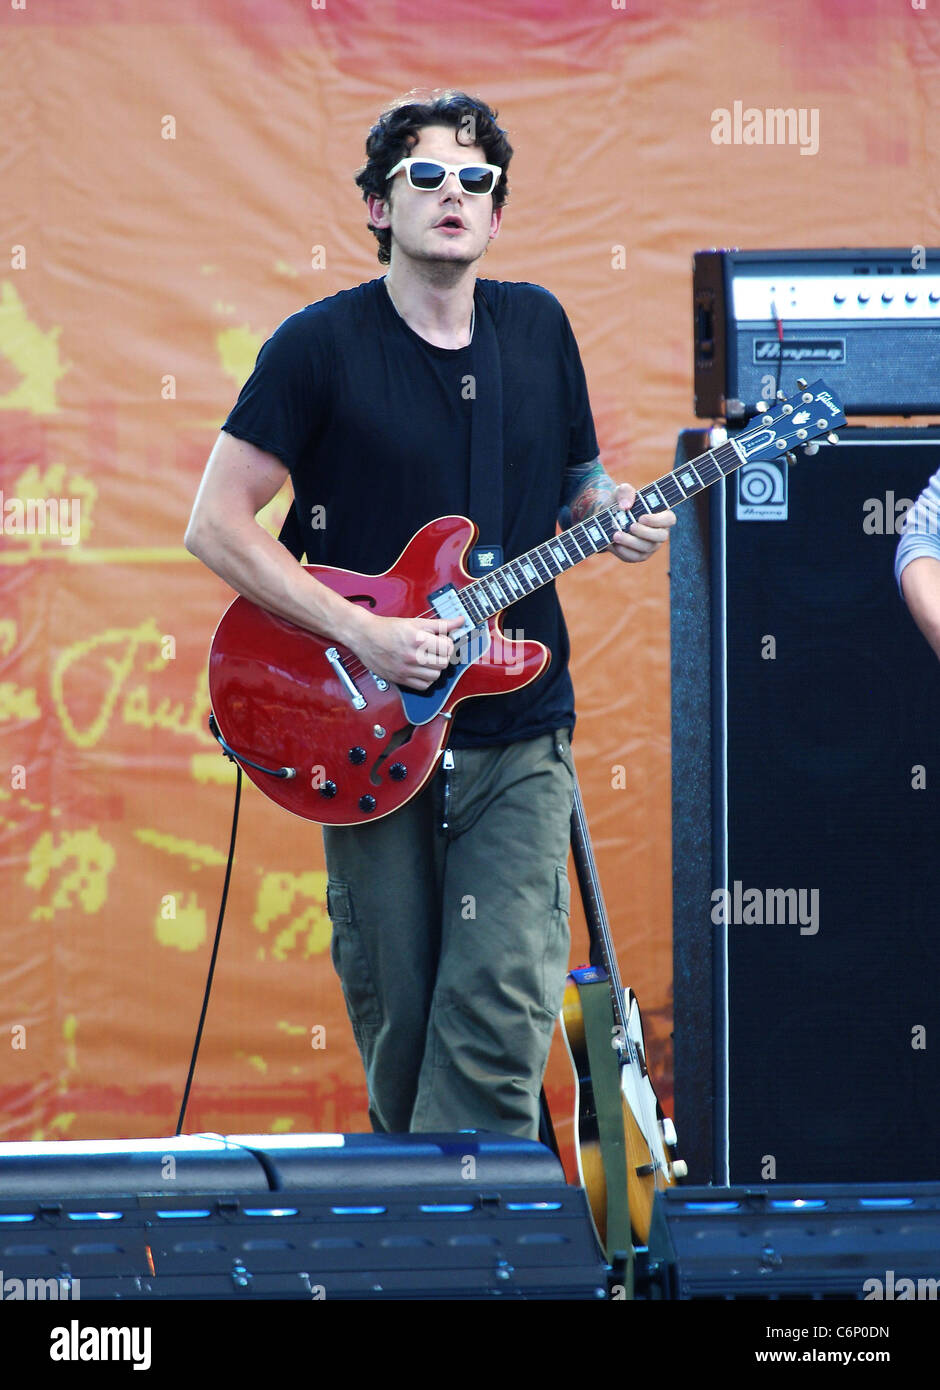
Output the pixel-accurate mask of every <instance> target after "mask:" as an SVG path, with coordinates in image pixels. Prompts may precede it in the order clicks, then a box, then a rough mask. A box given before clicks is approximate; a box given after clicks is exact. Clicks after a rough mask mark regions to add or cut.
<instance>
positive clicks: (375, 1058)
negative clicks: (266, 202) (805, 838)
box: [186, 92, 675, 1138]
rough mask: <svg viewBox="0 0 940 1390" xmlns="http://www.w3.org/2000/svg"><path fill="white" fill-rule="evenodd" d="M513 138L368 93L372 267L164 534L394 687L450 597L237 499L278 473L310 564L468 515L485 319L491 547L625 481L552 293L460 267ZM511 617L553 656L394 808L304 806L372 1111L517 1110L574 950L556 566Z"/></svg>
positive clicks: (378, 549) (611, 494)
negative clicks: (392, 586)
mask: <svg viewBox="0 0 940 1390" xmlns="http://www.w3.org/2000/svg"><path fill="white" fill-rule="evenodd" d="M511 155H512V149H511V147H510V145H509V143H508V141H507V139H506V135H505V132H504V131H502V130H501V129H500V128H499V126H498V125H497V124H496V117H495V113H494V112H492V111H491V110H490V108H489V107H487V106H485V105H484V104H482V103H481V102H479V101H476V100H474V99H472V98H470V97H468V96H466V95H464V94H463V93H453V92H447V93H443V94H435V95H434V96H433V97H432V98H431V99H430V100H428V101H420V100H417V99H411V98H410V97H409V98H404V99H403V100H402V101H400V102H397V103H395V104H394V105H393V106H391V107H390V108H389V109H387V110H386V111H385V112H384V113H383V114H382V116H381V117H380V118H379V120H378V122H377V123H376V125H375V126H374V127H373V129H372V131H371V132H370V134H369V137H368V140H367V144H366V156H367V157H366V163H365V165H364V166H363V168H362V169H361V170H360V172H359V174H358V175H357V178H356V181H357V183H358V184H359V186H360V188H361V189H362V195H363V198H364V199H365V201H366V203H367V205H368V211H369V227H370V230H371V231H372V232H373V233H374V235H375V236H376V238H377V240H378V243H379V250H378V257H379V261H380V263H381V264H383V265H388V272H387V274H386V275H385V276H384V277H380V278H377V279H375V280H372V281H369V282H366V283H365V284H362V285H359V286H357V287H355V288H353V289H350V290H346V291H343V292H342V293H340V294H336V295H333V296H331V297H330V298H328V299H325V300H321V301H319V302H318V303H315V304H312V305H309V306H308V307H307V308H305V309H302V310H301V311H300V312H299V313H296V314H294V315H292V316H291V317H290V318H288V319H287V320H285V322H284V323H283V324H281V326H280V327H279V328H278V329H277V331H276V332H275V333H274V335H273V337H272V338H271V339H270V340H269V341H268V342H267V343H266V344H265V345H264V347H263V348H262V350H261V353H260V354H259V357H258V361H257V364H256V366H255V370H254V372H253V373H252V375H251V377H250V378H249V380H248V381H247V383H246V384H245V386H244V388H243V389H242V392H241V394H240V395H239V398H238V401H237V403H236V405H235V407H234V409H233V410H232V412H231V414H230V415H229V417H228V419H227V420H226V422H225V424H224V426H223V428H222V432H221V433H220V435H219V438H218V440H217V442H216V444H215V446H214V448H213V450H212V453H211V455H210V457H209V461H208V464H207V466H206V470H205V474H204V477H203V479H202V482H201V485H200V488H199V492H198V495H197V498H196V502H195V505H194V509H193V513H192V517H191V520H190V523H189V527H188V529H187V532H186V545H187V547H188V548H189V550H190V551H192V553H193V554H195V555H197V556H198V557H199V558H200V559H201V560H203V561H204V562H205V564H207V565H208V566H209V568H210V569H212V570H213V571H215V573H217V574H218V575H220V576H221V577H222V578H223V579H225V580H226V581H227V582H228V583H229V584H231V586H232V587H233V588H234V589H236V590H237V591H238V592H239V593H240V594H242V595H244V596H245V597H246V598H247V599H249V600H250V601H251V602H252V603H254V604H257V605H258V606H259V607H260V608H263V609H267V610H269V611H270V612H273V613H274V614H276V615H278V616H279V617H280V618H282V619H286V620H287V621H288V622H290V623H293V624H295V625H296V626H298V627H300V628H303V629H306V630H308V631H310V632H313V633H317V634H319V635H320V636H323V637H327V638H329V639H330V640H331V641H332V642H335V643H336V644H337V645H338V646H341V647H343V648H345V649H347V650H348V651H349V652H350V653H353V654H354V655H355V657H356V658H358V660H359V661H360V662H361V663H362V666H363V667H364V668H365V669H366V670H367V671H368V672H369V673H371V674H372V675H374V676H375V677H378V678H381V679H384V680H386V681H389V682H393V683H394V684H396V685H397V686H399V687H401V688H403V689H408V690H415V691H422V690H426V689H427V688H428V687H429V686H431V685H432V684H433V683H434V682H435V681H437V680H438V679H439V677H440V675H441V672H442V671H445V670H446V669H447V667H448V665H449V663H450V662H451V660H452V658H453V657H454V642H453V641H452V640H451V637H450V636H449V633H451V632H453V631H455V630H456V629H457V628H459V626H460V621H461V620H460V619H459V618H442V617H439V616H438V617H427V616H425V617H421V616H415V617H388V616H381V615H379V614H377V613H375V612H373V611H370V608H369V607H368V605H367V604H363V603H357V602H355V601H350V599H348V598H345V597H343V596H341V595H340V594H338V593H336V592H334V591H333V590H331V589H330V588H329V587H327V585H325V584H323V583H320V582H319V581H318V580H317V579H316V578H314V576H313V575H312V574H310V573H309V572H308V571H307V570H306V569H305V568H304V567H303V566H302V565H300V564H298V563H297V562H296V561H295V560H294V559H293V558H292V556H291V555H290V554H289V553H288V551H287V550H286V549H285V548H284V547H283V546H281V545H279V544H278V543H277V541H275V540H274V539H273V537H271V536H270V535H269V534H268V533H267V532H266V531H265V530H264V528H263V527H261V526H260V525H259V524H258V523H257V521H256V517H257V514H258V513H259V512H260V511H261V509H262V508H263V507H264V506H265V505H266V504H267V503H268V502H269V501H270V500H271V499H272V498H273V497H274V496H275V495H276V494H277V492H278V491H279V489H280V488H281V486H282V484H283V482H284V480H285V477H286V476H287V471H288V470H289V472H290V475H291V481H292V485H293V489H294V494H295V498H296V506H297V509H298V514H299V516H300V518H301V519H302V520H303V519H305V518H306V521H305V522H304V542H305V545H306V553H307V558H308V560H309V561H310V562H311V563H317V564H326V565H331V566H335V567H340V568H343V569H346V570H353V571H356V572H357V573H359V574H377V573H380V572H382V571H384V570H387V569H389V568H390V567H391V566H392V565H393V564H394V562H395V560H396V557H397V556H399V555H400V554H401V552H402V550H403V549H404V548H405V546H406V545H407V543H408V541H409V539H410V538H411V536H412V535H413V534H414V533H415V531H417V530H418V529H419V528H420V527H421V526H423V525H424V524H425V523H427V522H428V521H430V520H432V519H433V518H435V517H441V516H447V515H457V514H464V515H471V516H472V512H471V510H470V507H469V505H468V499H469V498H470V496H471V493H472V486H471V477H470V472H471V457H472V444H471V439H472V431H473V429H474V428H477V427H478V425H479V422H480V420H481V416H480V414H479V412H481V411H485V410H486V408H487V400H486V399H484V398H482V397H481V398H480V399H477V397H476V395H475V390H474V387H475V376H474V372H473V370H472V367H471V364H472V363H473V362H474V361H476V360H478V359H476V358H474V357H473V355H472V354H473V353H474V352H475V351H476V352H479V351H480V344H481V342H482V341H491V340H492V335H493V333H494V330H495V341H496V342H497V343H498V353H497V356H496V360H497V361H498V363H499V373H500V375H501V386H502V402H503V409H502V443H503V458H504V467H503V471H502V486H503V490H504V504H503V507H502V510H501V515H502V534H501V536H500V537H499V538H498V542H497V544H498V545H501V547H502V551H503V553H504V555H505V556H506V558H507V559H510V558H511V557H513V556H516V555H520V554H522V553H523V552H525V551H527V550H530V549H531V548H532V547H534V546H538V545H540V544H542V543H543V542H545V541H546V540H548V539H549V538H550V537H551V536H552V535H554V533H555V528H556V523H557V521H558V519H559V517H562V518H564V524H565V525H569V526H570V525H571V524H572V523H573V522H575V521H578V520H582V519H584V518H585V517H587V516H589V515H592V514H594V513H595V512H597V511H599V510H600V509H601V508H605V507H610V506H611V505H615V506H618V507H622V508H627V507H629V506H630V505H631V504H632V502H633V500H634V496H635V493H634V490H633V488H631V487H629V486H628V485H626V484H624V485H621V486H619V487H617V486H616V485H615V484H614V483H613V482H612V481H611V479H610V478H609V477H608V476H607V474H606V472H605V471H604V468H603V467H602V465H601V462H600V460H599V458H598V448H597V440H596V437H595V433H594V425H593V420H592V417H591V410H590V405H589V402H588V394H587V388H586V385H585V380H584V373H583V369H582V366H581V360H580V355H579V353H578V348H577V344H576V342H575V340H574V336H573V334H572V332H571V328H570V326H569V324H568V320H567V318H566V316H565V314H564V311H563V310H562V308H561V306H560V304H559V303H558V301H557V300H556V299H555V298H554V297H553V296H552V295H550V294H549V293H548V292H547V291H545V290H543V289H541V288H539V287H538V286H535V285H531V284H526V283H509V282H501V281H495V280H488V281H482V280H478V278H477V265H478V262H479V260H480V258H481V257H482V256H483V254H484V253H485V252H486V250H487V247H488V245H489V243H490V242H491V241H492V240H493V239H494V238H495V237H496V236H497V234H498V232H499V229H500V223H501V219H502V213H503V204H504V202H505V199H506V196H507V192H508V183H507V171H508V166H509V161H510V158H511ZM565 178H566V173H565V170H564V168H563V167H562V166H561V165H560V164H558V163H557V162H554V161H550V165H549V169H548V171H547V172H545V171H544V170H543V173H542V179H541V191H542V195H543V199H544V205H545V207H546V208H547V207H548V206H549V205H550V203H551V202H553V201H554V200H555V199H556V197H557V189H558V185H559V184H560V183H561V182H563V181H564V180H565ZM483 316H487V317H486V319H485V320H484V319H483ZM484 331H485V332H487V333H488V334H489V335H490V337H489V339H486V340H484V338H483V336H482V335H483V333H484ZM475 334H476V335H477V343H476V347H474V335H475ZM474 412H477V414H476V415H474ZM314 517H316V518H317V522H316V524H315V523H314V521H313V518H314ZM472 519H474V520H477V518H475V517H473V518H472ZM674 520H675V518H674V516H673V514H672V512H669V511H662V512H659V513H658V514H657V515H655V516H650V517H648V518H646V519H645V520H644V522H643V523H642V524H641V523H637V524H635V525H632V526H631V527H630V529H629V532H628V533H624V532H620V531H618V532H616V533H615V534H614V538H613V544H612V545H611V546H610V549H611V550H612V551H613V553H614V554H615V555H616V556H617V558H618V559H620V560H624V561H627V562H633V561H640V560H644V559H646V558H648V557H649V556H650V555H652V554H654V553H655V552H656V551H657V550H658V549H659V547H660V546H661V544H662V543H663V542H664V541H665V540H666V538H667V536H668V528H669V527H670V526H671V525H672V524H673V522H674ZM480 539H481V540H482V541H484V542H487V543H489V542H491V541H497V538H495V537H492V536H489V535H483V536H481V537H480ZM484 562H485V561H484ZM598 564H600V562H598ZM512 619H513V622H514V624H515V630H516V632H519V630H520V629H521V633H522V634H524V636H525V637H526V638H532V639H535V640H537V641H539V642H542V643H543V644H544V645H545V647H546V648H547V649H548V650H549V651H550V653H551V662H550V664H549V666H548V669H547V671H545V672H544V673H543V674H542V675H541V676H540V677H539V678H538V679H537V680H534V681H533V682H532V683H531V684H528V685H526V686H524V687H523V688H522V689H519V690H514V691H513V692H512V693H510V694H505V695H501V696H500V697H499V698H497V699H488V698H485V697H482V696H478V697H476V698H471V699H467V700H465V701H463V702H462V703H461V704H460V705H459V707H458V709H457V712H456V715H455V717H454V719H453V723H452V726H451V727H450V731H449V738H448V740H447V745H446V748H445V751H444V753H443V757H442V758H441V761H440V764H439V766H438V767H437V768H436V770H435V771H434V773H433V775H431V776H430V777H429V779H428V780H427V782H426V783H425V784H424V786H423V787H422V789H421V790H420V792H419V793H418V794H417V795H415V796H414V797H413V798H412V799H410V800H409V801H408V802H407V803H406V804H405V805H403V806H401V807H400V808H399V809H398V810H396V811H394V812H393V813H392V814H390V815H387V816H385V817H383V818H381V819H376V820H373V821H369V822H366V823H364V824H361V825H359V824H357V825H328V826H325V827H324V832H323V833H324V845H325V853H326V863H327V870H328V905H329V911H330V916H331V919H332V922H333V929H334V930H333V942H332V957H333V962H334V965H335V967H336V969H337V972H338V974H339V976H340V979H341V981H342V985H343V991H344V995H345V998H346V1004H347V1009H348V1012H349V1016H350V1020H351V1022H352V1026H353V1031H354V1034H355V1037H356V1042H357V1045H358V1047H359V1050H360V1053H361V1056H362V1060H363V1064H364V1067H365V1072H366V1078H367V1082H368V1090H369V1111H370V1118H371V1121H372V1124H373V1127H374V1128H375V1129H377V1130H385V1131H399V1132H400V1131H407V1130H423V1131H435V1130H436V1131H454V1130H458V1129H466V1128H480V1129H488V1130H496V1131H503V1132H507V1133H512V1134H517V1135H522V1136H528V1137H533V1138H534V1137H536V1136H537V1134H538V1117H539V1093H540V1088H541V1083H542V1076H543V1073H544V1069H545V1065H546V1061H547V1058H548V1051H549V1045H550V1041H551V1034H552V1029H553V1026H554V1022H555V1019H556V1017H557V1015H558V1012H559V1008H560V1005H561V999H562V993H563V990H564V985H565V976H566V972H567V968H568V948H569V934H568V882H567V876H566V864H567V855H568V845H569V831H570V817H571V809H572V797H573V767H572V763H571V753H570V747H569V737H570V733H571V730H572V729H573V725H574V699H573V691H572V687H571V681H570V676H569V674H568V661H567V659H568V640H567V634H566V630H565V625H564V619H563V617H562V614H561V609H560V606H559V603H558V599H557V597H556V594H555V586H554V584H553V583H549V584H545V585H544V586H543V587H540V588H538V589H537V590H536V591H535V592H533V593H530V594H527V595H526V596H525V597H522V598H520V600H519V602H518V603H517V604H516V605H515V606H514V609H513V614H512ZM314 759H315V753H314V752H312V753H311V760H314Z"/></svg>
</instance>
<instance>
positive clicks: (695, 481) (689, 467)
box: [672, 463, 705, 497]
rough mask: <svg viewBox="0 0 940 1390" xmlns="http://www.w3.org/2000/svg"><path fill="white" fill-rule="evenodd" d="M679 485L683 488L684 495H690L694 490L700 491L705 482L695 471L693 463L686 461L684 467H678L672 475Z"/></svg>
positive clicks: (692, 494)
mask: <svg viewBox="0 0 940 1390" xmlns="http://www.w3.org/2000/svg"><path fill="white" fill-rule="evenodd" d="M672 476H673V477H674V478H675V479H676V481H677V482H678V484H679V486H680V487H681V488H682V489H683V490H684V492H685V495H686V497H692V496H694V494H695V493H696V492H702V491H703V490H704V487H705V484H704V483H703V482H702V480H701V478H700V477H699V475H698V474H697V473H696V471H695V465H694V464H692V463H687V464H686V465H685V467H684V468H681V469H679V470H678V471H677V472H675V473H673V475H672Z"/></svg>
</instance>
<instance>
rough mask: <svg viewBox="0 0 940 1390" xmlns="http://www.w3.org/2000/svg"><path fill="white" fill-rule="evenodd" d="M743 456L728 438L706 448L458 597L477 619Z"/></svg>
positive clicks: (673, 503) (668, 506)
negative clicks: (627, 500)
mask: <svg viewBox="0 0 940 1390" xmlns="http://www.w3.org/2000/svg"><path fill="white" fill-rule="evenodd" d="M743 462H744V458H743V456H742V454H741V453H740V452H739V451H738V450H737V449H736V448H735V447H734V445H733V444H731V443H730V442H728V443H725V444H722V445H720V446H719V447H718V448H717V449H709V450H707V451H706V453H704V454H700V455H699V456H698V458H695V459H693V460H692V461H691V463H686V464H683V466H682V467H681V468H677V469H676V470H675V471H674V472H672V473H665V474H664V475H663V476H662V477H661V478H657V480H656V481H655V482H654V483H647V485H646V486H645V487H642V488H640V490H639V491H638V492H637V495H636V500H635V501H634V503H633V506H632V507H631V508H630V510H629V511H627V510H626V509H625V508H621V507H606V508H604V509H603V510H602V511H599V512H595V513H594V514H593V515H592V516H589V517H587V518H586V519H585V520H584V521H579V522H577V523H576V524H575V525H574V526H571V527H569V529H568V530H567V531H562V532H561V534H560V535H557V536H553V537H552V539H551V540H548V541H543V542H542V544H541V545H537V546H536V547H535V549H534V550H529V551H527V552H526V553H525V554H524V555H519V556H518V557H517V558H516V559H515V560H510V562H509V563H508V564H506V565H501V566H500V567H499V569H495V570H494V571H493V573H492V574H488V575H486V576H485V577H484V578H482V579H475V580H473V581H472V582H471V583H470V584H467V585H466V586H465V587H464V588H463V589H461V590H460V598H461V601H462V603H463V604H464V605H465V607H466V609H467V612H468V613H469V614H470V617H471V618H472V619H473V621H474V622H475V623H483V622H485V621H486V619H487V618H491V617H492V616H493V615H494V614H495V613H499V612H500V611H501V610H502V609H504V608H508V607H509V605H510V604H511V603H515V602H516V601H517V599H520V598H523V597H524V595H526V594H531V593H533V592H534V591H535V590H536V589H540V588H541V587H542V586H543V585H544V584H550V583H551V582H552V580H553V579H556V578H557V577H558V575H560V574H564V572H565V570H569V569H571V568H572V567H573V566H574V565H577V564H580V562H581V561H582V560H586V559H587V558H588V556H590V555H597V554H598V553H599V552H600V551H602V550H606V549H607V548H608V547H609V546H610V544H611V543H612V541H613V538H614V533H615V532H617V531H625V530H627V529H628V527H630V526H632V525H633V524H634V522H637V521H642V519H643V517H644V516H651V515H652V514H653V513H654V512H665V511H671V510H672V509H673V508H675V507H677V506H678V505H679V503H680V502H684V501H685V499H686V498H687V497H694V496H695V494H696V493H697V492H702V491H704V489H705V488H707V487H710V486H711V485H712V483H716V482H718V480H719V478H726V477H727V476H728V474H729V473H733V472H734V470H735V469H736V468H739V467H740V465H741V464H742V463H743Z"/></svg>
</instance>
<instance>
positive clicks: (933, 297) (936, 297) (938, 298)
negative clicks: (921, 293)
mask: <svg viewBox="0 0 940 1390" xmlns="http://www.w3.org/2000/svg"><path fill="white" fill-rule="evenodd" d="M930 302H931V304H936V303H938V302H940V294H937V293H936V292H935V291H934V290H931V291H930Z"/></svg>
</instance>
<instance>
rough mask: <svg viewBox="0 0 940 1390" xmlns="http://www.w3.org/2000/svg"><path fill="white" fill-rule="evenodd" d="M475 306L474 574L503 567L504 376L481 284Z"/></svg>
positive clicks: (472, 436)
mask: <svg viewBox="0 0 940 1390" xmlns="http://www.w3.org/2000/svg"><path fill="white" fill-rule="evenodd" d="M474 303H475V304H476V306H477V312H476V317H475V326H474V332H473V342H472V343H471V346H470V362H471V370H472V374H473V383H472V386H473V397H472V400H473V409H472V411H471V416H470V517H471V520H473V521H475V522H476V524H477V528H478V530H479V535H478V536H477V543H476V545H475V546H474V547H473V549H472V550H471V552H470V555H469V557H468V568H469V570H470V573H471V574H473V575H477V576H479V575H484V574H488V573H490V572H491V571H492V570H495V569H498V568H499V566H500V565H501V564H502V563H503V373H502V363H501V360H500V353H499V341H498V340H497V337H496V324H495V322H494V319H493V313H492V310H491V309H490V305H489V302H488V300H487V297H486V291H485V290H484V288H483V285H482V284H480V283H479V282H477V286H476V293H475V295H474Z"/></svg>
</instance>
